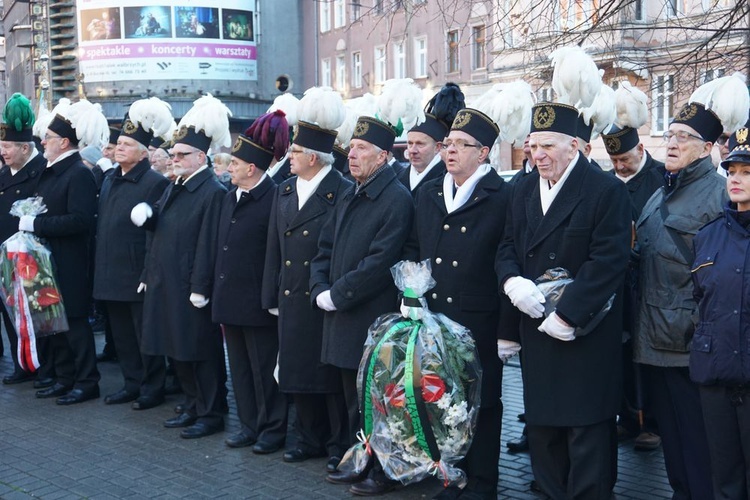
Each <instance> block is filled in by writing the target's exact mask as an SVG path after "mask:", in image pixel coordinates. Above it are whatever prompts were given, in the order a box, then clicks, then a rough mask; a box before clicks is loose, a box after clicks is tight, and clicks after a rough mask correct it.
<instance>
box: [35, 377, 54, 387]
mask: <svg viewBox="0 0 750 500" xmlns="http://www.w3.org/2000/svg"><path fill="white" fill-rule="evenodd" d="M53 385H55V379H53V378H52V377H45V378H38V379H36V380H35V381H34V389H45V388H47V387H52V386H53Z"/></svg>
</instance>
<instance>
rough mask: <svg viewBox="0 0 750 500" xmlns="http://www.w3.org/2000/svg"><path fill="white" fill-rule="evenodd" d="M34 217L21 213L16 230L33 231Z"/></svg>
mask: <svg viewBox="0 0 750 500" xmlns="http://www.w3.org/2000/svg"><path fill="white" fill-rule="evenodd" d="M34 219H36V217H34V216H33V215H22V216H21V218H20V219H19V220H18V230H19V231H28V232H29V233H33V232H34Z"/></svg>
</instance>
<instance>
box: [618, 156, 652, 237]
mask: <svg viewBox="0 0 750 500" xmlns="http://www.w3.org/2000/svg"><path fill="white" fill-rule="evenodd" d="M645 153H646V158H647V159H646V164H645V165H643V168H642V169H641V171H640V172H638V173H637V174H635V176H634V177H633V178H632V179H630V180H629V181H628V182H626V183H625V186H626V187H627V188H628V193H630V200H631V201H632V202H633V215H634V217H633V221H634V222H635V221H637V220H638V217H640V215H641V212H642V211H643V207H644V206H646V202H647V201H648V199H649V198H651V195H652V194H654V191H656V190H657V189H659V188H660V187H662V186H663V185H664V173H665V169H664V164H663V163H662V162H660V161H656V160H654V159H653V158H652V157H651V155H650V154H649V153H648V151H646V152H645ZM612 172H614V170H612Z"/></svg>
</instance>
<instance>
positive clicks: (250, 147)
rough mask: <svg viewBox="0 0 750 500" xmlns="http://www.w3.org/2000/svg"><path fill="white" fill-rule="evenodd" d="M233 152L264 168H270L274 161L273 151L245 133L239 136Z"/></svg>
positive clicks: (241, 158)
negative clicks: (255, 141)
mask: <svg viewBox="0 0 750 500" xmlns="http://www.w3.org/2000/svg"><path fill="white" fill-rule="evenodd" d="M231 154H232V156H236V157H237V158H239V159H240V160H242V161H245V162H247V163H253V164H254V165H255V166H256V167H258V168H260V169H262V170H268V167H269V166H270V165H271V162H272V161H273V151H271V150H270V149H266V148H264V147H263V146H260V145H259V144H256V143H254V142H253V141H252V140H250V139H248V138H247V137H245V136H244V135H240V136H238V137H237V140H236V141H234V146H232V153H231Z"/></svg>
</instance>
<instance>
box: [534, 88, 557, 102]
mask: <svg viewBox="0 0 750 500" xmlns="http://www.w3.org/2000/svg"><path fill="white" fill-rule="evenodd" d="M536 98H537V100H538V101H539V102H554V101H555V92H554V91H553V90H552V87H542V88H540V89H539V90H537V91H536Z"/></svg>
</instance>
